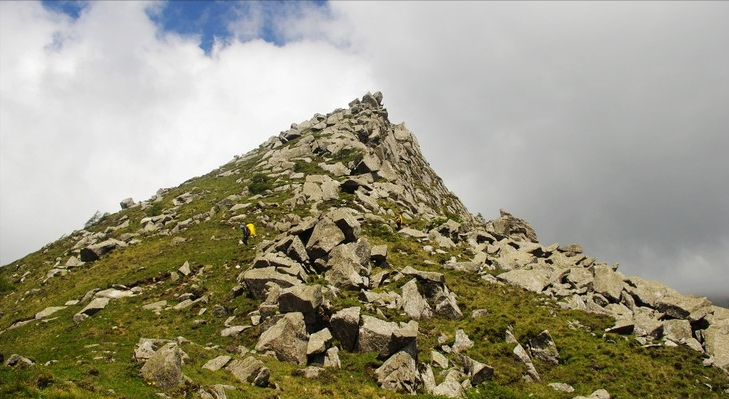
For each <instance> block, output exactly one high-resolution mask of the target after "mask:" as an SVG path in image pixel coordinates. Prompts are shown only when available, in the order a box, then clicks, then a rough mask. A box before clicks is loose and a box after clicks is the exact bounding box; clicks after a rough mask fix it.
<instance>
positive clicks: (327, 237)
mask: <svg viewBox="0 0 729 399" xmlns="http://www.w3.org/2000/svg"><path fill="white" fill-rule="evenodd" d="M345 239H346V236H345V235H344V233H343V232H342V230H341V229H340V228H339V227H338V226H337V225H336V224H335V223H334V221H332V220H331V219H330V218H328V217H324V218H322V219H321V220H320V221H319V222H318V223H317V224H316V226H314V230H313V231H312V233H311V237H309V241H308V242H307V243H306V251H307V253H308V254H309V257H310V258H311V259H318V258H324V257H326V256H327V255H328V254H329V251H331V250H332V249H334V247H336V246H337V245H339V244H341V243H342V242H344V240H345Z"/></svg>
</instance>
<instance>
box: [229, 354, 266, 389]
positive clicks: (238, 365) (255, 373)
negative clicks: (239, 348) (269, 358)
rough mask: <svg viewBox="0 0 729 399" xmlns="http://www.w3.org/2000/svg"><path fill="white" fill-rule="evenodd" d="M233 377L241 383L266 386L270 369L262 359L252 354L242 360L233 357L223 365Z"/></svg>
mask: <svg viewBox="0 0 729 399" xmlns="http://www.w3.org/2000/svg"><path fill="white" fill-rule="evenodd" d="M225 368H226V369H227V370H228V371H230V373H231V374H233V377H235V378H236V379H237V380H238V381H240V382H243V383H249V384H255V385H256V386H260V387H266V386H268V383H269V377H270V375H271V374H270V371H269V369H268V368H267V367H266V366H265V365H264V364H263V362H262V361H260V360H258V359H256V358H255V357H253V356H249V357H247V358H245V359H243V360H239V359H235V360H233V361H231V362H230V363H228V365H227V366H226V367H225Z"/></svg>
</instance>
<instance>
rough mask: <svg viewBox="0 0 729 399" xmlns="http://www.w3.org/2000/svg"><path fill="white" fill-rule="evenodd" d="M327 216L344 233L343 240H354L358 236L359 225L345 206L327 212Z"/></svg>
mask: <svg viewBox="0 0 729 399" xmlns="http://www.w3.org/2000/svg"><path fill="white" fill-rule="evenodd" d="M329 218H331V220H332V221H333V222H334V224H335V225H337V227H339V229H340V230H341V231H342V233H343V234H344V240H345V241H344V242H355V241H357V239H358V238H359V233H360V230H361V226H360V224H359V222H358V221H357V219H356V218H355V217H354V216H353V215H352V212H351V211H350V210H348V209H346V208H336V209H335V210H333V211H331V212H330V213H329Z"/></svg>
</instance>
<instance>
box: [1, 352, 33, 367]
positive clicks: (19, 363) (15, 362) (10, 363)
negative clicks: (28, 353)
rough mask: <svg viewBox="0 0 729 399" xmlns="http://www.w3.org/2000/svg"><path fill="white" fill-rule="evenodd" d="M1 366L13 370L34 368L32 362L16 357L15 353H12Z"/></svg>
mask: <svg viewBox="0 0 729 399" xmlns="http://www.w3.org/2000/svg"><path fill="white" fill-rule="evenodd" d="M3 364H5V366H7V367H13V368H28V367H32V366H35V362H34V361H32V360H30V359H28V358H27V357H23V356H21V355H18V354H17V353H13V354H12V355H10V356H8V359H7V360H6V361H5V363H3Z"/></svg>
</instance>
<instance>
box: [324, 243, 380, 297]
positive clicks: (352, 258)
mask: <svg viewBox="0 0 729 399" xmlns="http://www.w3.org/2000/svg"><path fill="white" fill-rule="evenodd" d="M352 244H353V243H352ZM352 244H347V245H339V246H337V247H336V248H334V249H333V250H332V251H331V253H330V254H329V261H328V262H327V268H328V269H329V270H328V271H327V272H326V273H325V274H324V277H325V278H326V279H327V281H329V282H330V283H331V284H332V285H333V286H335V287H337V288H341V289H347V290H359V289H362V288H367V286H368V280H366V279H365V278H364V277H363V275H367V274H369V273H368V272H369V270H368V269H367V268H366V267H364V266H363V265H362V263H363V259H362V258H361V257H360V256H359V255H358V254H357V252H356V248H357V245H356V244H355V245H352ZM368 258H369V254H368Z"/></svg>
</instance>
